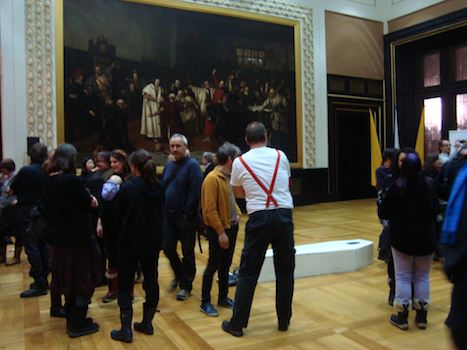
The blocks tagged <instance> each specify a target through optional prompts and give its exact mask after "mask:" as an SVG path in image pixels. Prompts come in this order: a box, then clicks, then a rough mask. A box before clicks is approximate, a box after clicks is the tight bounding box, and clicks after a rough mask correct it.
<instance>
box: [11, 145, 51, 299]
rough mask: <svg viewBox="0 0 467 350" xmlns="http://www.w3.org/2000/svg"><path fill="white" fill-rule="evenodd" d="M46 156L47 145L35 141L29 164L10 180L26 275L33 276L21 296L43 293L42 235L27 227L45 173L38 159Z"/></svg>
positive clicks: (44, 248) (44, 246) (44, 249)
mask: <svg viewBox="0 0 467 350" xmlns="http://www.w3.org/2000/svg"><path fill="white" fill-rule="evenodd" d="M46 159H47V146H46V145H44V144H43V143H36V144H35V145H34V146H32V149H31V165H27V166H24V167H23V168H21V170H20V171H19V172H18V175H16V177H15V178H14V180H13V182H12V183H11V186H10V188H11V191H12V194H14V195H16V197H17V199H18V203H17V204H16V206H17V215H18V219H17V222H18V234H19V235H21V237H22V238H23V243H24V248H25V250H26V254H27V255H28V260H29V263H30V264H31V269H30V270H29V275H30V276H31V277H32V278H33V279H34V283H32V284H31V285H30V288H29V289H28V290H26V291H24V292H22V293H21V294H20V297H21V298H30V297H36V296H39V295H45V294H47V289H48V282H47V274H48V266H49V260H48V254H47V244H46V242H45V239H40V238H38V237H36V236H35V235H34V232H32V231H31V230H28V227H29V226H30V225H31V210H32V209H33V208H34V207H35V206H37V205H38V204H39V203H40V199H41V196H42V189H43V187H44V182H45V178H46V175H45V173H44V171H43V169H42V163H43V162H44V161H45V160H46Z"/></svg>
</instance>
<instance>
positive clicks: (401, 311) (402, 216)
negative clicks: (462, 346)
mask: <svg viewBox="0 0 467 350" xmlns="http://www.w3.org/2000/svg"><path fill="white" fill-rule="evenodd" d="M404 154H405V157H400V155H399V158H398V162H399V165H400V166H399V172H398V174H397V177H396V178H395V180H394V182H393V183H392V185H391V186H390V188H389V189H388V192H387V194H386V196H385V197H384V198H383V200H382V202H381V204H380V208H379V210H380V214H381V216H382V217H383V218H384V219H387V220H389V241H390V243H391V251H392V256H393V259H394V267H395V274H396V296H395V299H394V307H395V308H396V310H397V314H394V315H392V316H391V318H390V322H391V324H392V325H394V326H396V327H398V328H400V329H402V330H406V329H408V328H409V325H408V321H407V318H408V314H409V308H410V306H411V304H412V300H413V302H414V307H415V309H416V317H415V324H416V326H417V327H418V328H420V329H425V328H426V325H427V308H428V305H429V303H430V266H431V260H432V256H433V252H434V248H435V226H434V225H435V219H436V215H437V214H438V213H439V205H438V199H437V195H436V191H435V186H434V183H433V181H432V180H431V179H429V178H426V177H424V176H423V175H422V174H421V161H420V158H419V156H418V154H417V153H415V152H408V153H405V152H404ZM412 285H413V295H412Z"/></svg>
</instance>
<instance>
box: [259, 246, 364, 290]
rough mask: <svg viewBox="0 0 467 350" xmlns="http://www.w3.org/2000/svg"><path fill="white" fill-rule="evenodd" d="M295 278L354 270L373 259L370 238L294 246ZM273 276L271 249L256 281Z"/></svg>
mask: <svg viewBox="0 0 467 350" xmlns="http://www.w3.org/2000/svg"><path fill="white" fill-rule="evenodd" d="M295 250H296V253H295V278H302V277H309V276H317V275H325V274H330V273H336V272H348V271H355V270H358V269H360V268H362V267H365V266H368V265H371V264H372V263H373V242H371V241H367V240H363V239H351V240H345V241H330V242H322V243H314V244H305V245H298V246H295ZM275 280H276V275H275V273H274V262H273V253H272V249H268V250H267V252H266V258H265V259H264V264H263V268H262V269H261V273H260V275H259V279H258V282H271V281H275Z"/></svg>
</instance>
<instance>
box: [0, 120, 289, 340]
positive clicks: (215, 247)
mask: <svg viewBox="0 0 467 350" xmlns="http://www.w3.org/2000/svg"><path fill="white" fill-rule="evenodd" d="M245 139H246V142H247V143H248V145H249V147H250V151H248V152H246V153H244V154H243V155H241V152H240V149H239V147H237V146H236V145H234V144H232V143H229V142H224V143H223V144H222V145H221V146H220V147H219V148H218V150H217V152H216V154H215V155H213V154H205V155H204V158H205V165H206V167H205V169H206V172H205V174H203V173H202V171H201V167H200V164H199V163H198V162H197V161H196V160H194V159H193V158H191V157H190V156H189V150H188V140H187V138H186V136H185V135H183V134H180V133H175V134H173V135H172V136H171V137H170V139H169V148H170V152H171V159H169V160H168V162H167V164H166V166H165V168H164V172H163V174H162V176H161V177H160V178H159V177H158V176H157V173H156V164H155V162H154V160H153V159H152V157H151V155H150V153H149V152H147V151H146V150H143V149H138V150H136V151H134V152H132V153H131V154H130V155H129V156H127V154H126V153H125V152H124V151H123V150H120V149H115V150H113V151H111V152H109V151H101V152H98V153H97V154H95V155H94V156H93V157H88V158H87V159H85V160H84V162H83V164H82V167H81V173H80V175H79V176H78V175H77V164H76V157H77V150H76V149H75V147H74V146H73V145H71V144H62V145H60V146H59V147H57V148H56V149H55V150H53V151H50V152H48V151H47V147H46V146H45V145H43V144H41V143H37V144H35V145H34V146H33V147H32V149H31V152H30V157H31V165H27V166H24V167H23V168H21V169H20V171H19V172H18V173H17V174H16V175H14V171H15V166H14V162H13V161H12V160H11V159H5V160H3V161H2V162H1V163H0V170H1V171H2V173H3V174H4V176H3V178H2V185H3V186H2V196H1V201H0V203H1V205H2V210H1V215H0V222H1V223H2V225H1V228H2V231H1V237H2V239H3V240H4V241H3V243H4V244H3V246H2V247H6V244H8V241H7V240H8V239H9V236H14V237H16V238H15V242H17V244H16V247H15V249H16V251H15V255H14V257H13V258H12V259H14V261H13V262H9V264H14V263H18V262H19V259H20V249H21V248H20V247H21V246H22V245H24V247H25V250H26V254H27V257H28V260H29V263H30V276H31V278H32V279H33V282H32V283H31V284H30V286H29V288H28V289H27V290H25V291H23V292H21V293H20V297H21V298H31V297H37V296H42V295H45V294H47V292H48V290H50V299H51V303H50V305H51V307H50V316H51V317H63V318H66V329H67V334H68V336H70V337H80V336H84V335H88V334H92V333H95V332H97V331H98V330H99V325H98V323H97V322H95V321H94V320H93V319H92V318H90V317H87V312H88V305H89V303H90V302H91V298H92V296H93V293H94V289H95V288H96V287H98V286H101V285H103V284H105V283H106V282H107V283H108V292H107V293H106V295H105V296H104V298H103V300H102V302H103V303H106V302H111V301H112V300H115V299H117V300H118V305H119V308H120V320H121V327H120V329H116V330H113V331H112V332H111V334H110V336H111V338H112V339H114V340H117V341H123V342H127V343H129V342H132V340H133V330H134V331H137V332H141V333H144V334H148V335H151V334H153V333H154V329H153V325H152V321H153V318H154V315H155V312H156V308H157V305H158V302H159V284H158V260H159V253H160V251H163V252H164V254H165V255H166V257H167V258H168V260H169V262H170V266H171V267H172V270H173V273H174V279H173V281H172V283H171V287H172V289H173V290H177V293H176V299H177V300H179V301H183V300H186V299H188V298H190V297H191V291H192V288H193V280H194V278H195V274H196V261H195V252H194V248H195V237H196V231H197V230H200V225H199V223H200V221H202V222H203V223H204V225H203V226H202V230H203V231H204V232H205V235H206V237H207V240H208V244H209V259H208V264H207V267H206V270H205V272H204V275H203V282H202V300H201V303H200V311H201V312H202V313H204V314H205V315H207V316H211V317H213V316H218V315H219V313H218V311H217V309H216V308H215V306H214V305H213V303H212V302H211V289H212V283H213V277H214V274H215V273H216V272H217V273H218V277H219V292H218V297H217V305H218V306H219V307H224V308H229V309H232V310H233V316H232V318H231V320H229V321H224V322H223V323H222V329H223V330H224V331H225V332H227V333H230V334H231V335H233V336H242V335H243V328H246V326H247V324H248V318H249V315H250V309H251V305H252V301H253V294H254V290H255V287H256V283H257V279H258V277H259V273H260V270H261V266H262V262H263V260H264V256H265V254H266V249H267V247H268V245H269V244H270V243H271V244H272V247H273V250H274V253H275V255H276V257H277V259H275V265H276V273H277V298H276V310H277V316H278V329H279V330H280V331H287V329H288V327H289V323H290V319H291V316H292V295H293V285H294V278H293V271H294V265H295V264H294V261H295V250H294V239H293V223H292V208H293V201H292V196H291V194H290V190H289V177H290V165H289V161H288V159H287V157H286V155H285V154H284V153H283V152H282V151H279V150H276V149H273V148H270V147H267V144H268V136H267V129H266V127H265V126H264V125H263V124H262V123H260V122H253V123H250V124H249V125H248V126H247V128H246V134H245ZM214 163H215V165H214ZM271 164H275V167H274V168H271V166H270V165H271ZM236 197H237V198H238V197H242V198H246V203H247V212H248V214H249V221H248V223H247V225H246V238H245V247H244V249H243V253H242V259H241V262H240V270H239V279H238V285H237V292H236V295H235V298H233V299H232V298H229V296H228V286H229V269H230V265H231V263H232V257H233V254H234V249H235V243H236V237H237V232H238V227H239V222H240V220H241V216H242V213H241V211H240V209H239V207H238V205H237V204H236V199H235V198H236ZM5 208H6V209H7V210H4V209H5ZM7 224H8V225H7ZM179 241H180V242H181V246H182V256H181V257H180V256H179V255H178V252H177V243H178V242H179ZM2 249H3V248H2ZM18 252H19V253H18ZM5 253H6V249H3V250H2V258H5V256H6V254H5ZM49 273H50V274H51V279H50V284H49V278H48V275H49ZM141 279H142V280H143V285H142V286H143V290H144V291H145V295H146V296H145V302H144V303H143V318H142V321H141V322H135V323H134V324H133V325H132V319H133V305H132V300H133V293H134V292H133V288H134V283H135V282H137V281H138V280H141Z"/></svg>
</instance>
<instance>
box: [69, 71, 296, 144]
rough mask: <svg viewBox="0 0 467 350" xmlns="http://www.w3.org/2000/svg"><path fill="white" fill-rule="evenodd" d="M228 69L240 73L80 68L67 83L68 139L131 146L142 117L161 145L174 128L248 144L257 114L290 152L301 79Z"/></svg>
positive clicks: (274, 138) (191, 134) (214, 139)
mask: <svg viewBox="0 0 467 350" xmlns="http://www.w3.org/2000/svg"><path fill="white" fill-rule="evenodd" d="M228 72H233V73H228V74H226V73H224V74H225V79H223V78H221V77H219V73H218V71H217V69H213V70H212V71H211V72H210V74H204V75H200V76H199V77H197V78H196V81H195V79H193V78H192V77H191V76H190V75H189V74H182V75H183V76H184V78H183V79H182V78H181V77H178V78H175V79H171V78H169V77H165V76H157V77H155V78H151V79H147V78H148V77H144V78H143V77H140V75H139V73H138V72H137V71H136V70H133V71H132V73H131V76H129V77H127V76H125V74H124V73H123V69H122V68H121V67H120V66H119V65H118V64H116V63H112V65H111V66H109V67H106V68H104V67H101V66H99V65H96V66H95V67H94V72H93V74H91V75H89V76H87V77H85V73H84V71H83V70H81V69H76V70H74V71H73V73H72V75H71V78H70V79H69V81H68V82H67V84H66V91H65V115H66V127H65V128H66V130H65V132H66V139H67V140H68V141H69V142H71V143H74V142H76V141H80V140H84V139H87V138H89V137H90V136H92V135H94V134H98V135H99V137H98V139H97V145H96V146H99V147H100V148H101V149H116V148H119V149H123V150H125V151H127V152H128V151H131V150H132V149H133V145H132V144H131V142H130V139H129V136H128V122H129V121H131V120H137V121H139V122H140V129H139V132H140V134H141V135H143V136H145V137H147V138H149V139H152V140H154V142H155V146H154V148H155V150H156V151H160V150H161V148H162V144H163V143H166V142H167V141H168V138H169V137H170V135H172V134H174V133H183V134H184V135H186V136H187V137H188V138H190V139H191V138H193V137H195V136H197V135H199V136H200V138H201V139H202V141H204V142H215V143H216V144H219V145H220V144H222V142H224V141H228V142H232V143H235V144H238V145H239V146H241V148H242V149H246V144H244V141H243V135H242V134H241V132H239V130H244V129H245V127H246V126H247V125H248V124H249V123H250V122H251V121H254V120H257V121H261V122H263V123H264V124H265V126H266V127H267V129H268V131H269V137H270V140H269V141H270V144H271V145H274V146H275V147H278V148H280V149H283V150H284V151H286V152H287V145H288V142H287V141H288V138H289V137H290V132H291V130H293V119H294V118H293V116H294V115H295V110H294V108H295V107H294V106H295V98H294V92H293V91H294V87H293V80H290V79H289V77H287V76H286V77H284V74H282V75H280V74H279V75H278V76H281V77H282V78H276V79H271V78H269V79H262V78H261V74H247V73H244V72H242V71H241V69H238V67H237V69H231V70H228ZM269 76H270V74H269ZM253 77H254V78H253ZM289 80H290V81H289ZM291 123H292V124H291Z"/></svg>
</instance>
